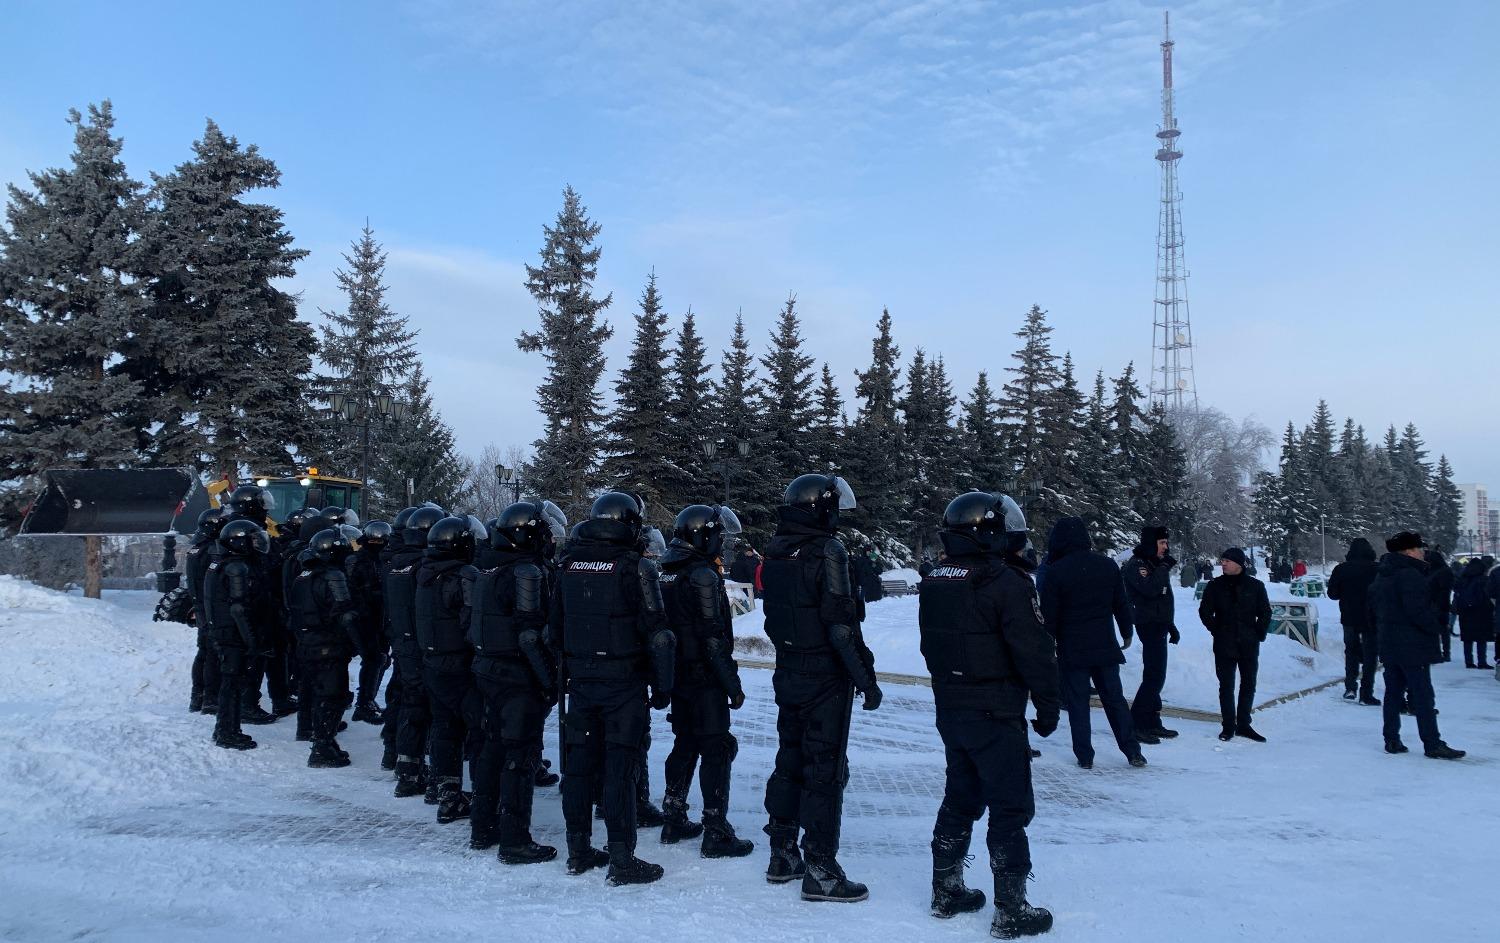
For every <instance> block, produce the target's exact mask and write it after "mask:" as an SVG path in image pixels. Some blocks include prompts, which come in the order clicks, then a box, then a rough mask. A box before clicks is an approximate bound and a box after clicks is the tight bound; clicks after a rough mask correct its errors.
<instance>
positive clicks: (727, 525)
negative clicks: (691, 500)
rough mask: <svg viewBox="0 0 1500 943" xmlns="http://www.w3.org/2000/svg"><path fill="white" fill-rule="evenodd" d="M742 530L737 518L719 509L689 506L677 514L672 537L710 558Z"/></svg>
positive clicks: (730, 512)
mask: <svg viewBox="0 0 1500 943" xmlns="http://www.w3.org/2000/svg"><path fill="white" fill-rule="evenodd" d="M743 530H744V528H743V527H741V526H740V519H739V516H738V515H736V514H735V513H734V511H732V510H731V509H729V508H727V507H724V506H722V505H715V506H714V507H709V506H708V505H706V504H690V505H688V506H687V507H685V508H683V509H682V510H681V511H680V512H678V514H677V520H676V522H674V523H673V525H672V537H673V539H675V540H680V541H682V542H683V543H686V544H688V545H690V546H691V547H692V548H693V549H694V550H697V551H698V552H699V553H702V554H704V555H706V556H709V557H717V556H718V555H719V554H720V553H721V552H722V551H723V550H724V541H725V540H726V539H727V538H728V537H731V536H733V535H735V534H738V533H740V532H742V531H743Z"/></svg>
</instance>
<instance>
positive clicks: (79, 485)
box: [20, 468, 206, 536]
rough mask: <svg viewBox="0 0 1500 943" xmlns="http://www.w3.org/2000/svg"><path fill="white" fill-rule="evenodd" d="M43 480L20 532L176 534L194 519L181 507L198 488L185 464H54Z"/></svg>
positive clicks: (193, 524)
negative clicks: (156, 466)
mask: <svg viewBox="0 0 1500 943" xmlns="http://www.w3.org/2000/svg"><path fill="white" fill-rule="evenodd" d="M44 479H45V482H46V488H45V490H43V492H42V493H41V494H40V495H39V496H38V497H37V499H36V501H35V503H33V504H32V506H31V510H30V511H29V512H28V513H27V515H26V519H25V520H24V521H22V522H21V531H20V532H21V534H22V535H26V534H34V535H35V534H72V535H76V536H96V535H97V536H114V535H130V534H167V533H179V534H180V533H187V532H191V531H192V529H193V527H194V526H195V525H196V523H197V517H196V515H193V516H192V517H189V516H188V514H187V513H186V512H187V511H188V509H189V504H190V499H191V498H192V497H193V496H194V493H195V492H201V491H202V488H201V487H199V482H198V476H197V474H196V473H194V472H193V470H192V469H189V468H134V469H125V468H54V469H50V470H48V471H47V472H45V473H44ZM193 503H195V502H193ZM204 506H206V504H205V505H204Z"/></svg>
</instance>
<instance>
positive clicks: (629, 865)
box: [605, 842, 666, 887]
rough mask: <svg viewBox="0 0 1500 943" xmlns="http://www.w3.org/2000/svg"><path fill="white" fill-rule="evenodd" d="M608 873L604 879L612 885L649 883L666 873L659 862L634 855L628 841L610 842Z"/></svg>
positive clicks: (633, 850)
mask: <svg viewBox="0 0 1500 943" xmlns="http://www.w3.org/2000/svg"><path fill="white" fill-rule="evenodd" d="M605 847H606V848H608V849H609V874H608V876H607V877H606V880H608V881H609V883H610V884H611V885H612V886H614V887H620V886H622V885H625V884H650V883H651V882H653V881H659V880H661V876H662V875H663V874H665V873H666V871H665V870H663V868H662V866H661V865H659V864H652V863H651V862H649V861H642V860H641V859H639V858H637V857H636V856H635V849H634V848H633V847H631V845H630V844H629V843H628V842H610V843H609V844H608V845H606V846H605Z"/></svg>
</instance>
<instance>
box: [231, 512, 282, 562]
mask: <svg viewBox="0 0 1500 943" xmlns="http://www.w3.org/2000/svg"><path fill="white" fill-rule="evenodd" d="M219 546H221V547H223V548H224V549H225V550H227V551H229V552H230V553H236V554H240V555H242V556H249V555H250V554H252V553H270V551H271V535H270V534H267V533H266V531H265V528H263V527H261V526H260V525H259V524H257V523H255V522H254V521H251V520H245V519H243V518H242V519H240V520H237V521H230V522H229V523H227V524H225V525H224V528H223V529H222V530H220V531H219Z"/></svg>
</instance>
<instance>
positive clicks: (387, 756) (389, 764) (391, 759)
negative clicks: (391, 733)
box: [380, 743, 396, 772]
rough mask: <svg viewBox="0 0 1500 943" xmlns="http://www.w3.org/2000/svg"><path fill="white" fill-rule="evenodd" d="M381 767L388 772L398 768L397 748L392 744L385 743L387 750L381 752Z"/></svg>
mask: <svg viewBox="0 0 1500 943" xmlns="http://www.w3.org/2000/svg"><path fill="white" fill-rule="evenodd" d="M380 768H381V769H383V770H385V771H386V772H390V771H391V770H393V769H395V768H396V748H395V746H393V745H392V744H389V743H387V744H386V745H385V752H384V753H381V754H380Z"/></svg>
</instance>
